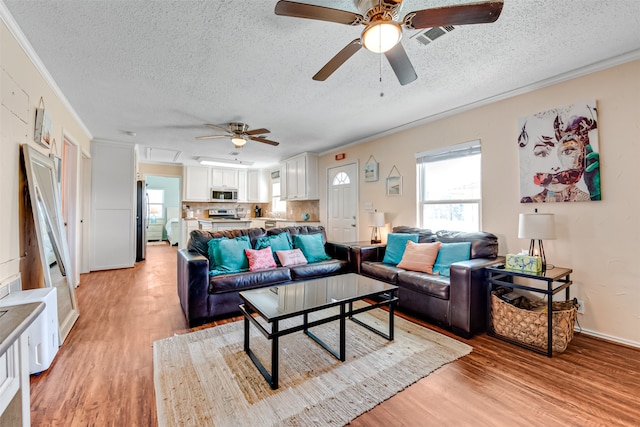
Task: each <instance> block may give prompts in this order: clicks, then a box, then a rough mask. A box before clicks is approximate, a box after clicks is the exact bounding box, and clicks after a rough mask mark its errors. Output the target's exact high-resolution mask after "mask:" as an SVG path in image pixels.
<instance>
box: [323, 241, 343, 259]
mask: <svg viewBox="0 0 640 427" xmlns="http://www.w3.org/2000/svg"><path fill="white" fill-rule="evenodd" d="M324 250H325V252H326V253H327V255H329V256H330V257H331V258H333V259H339V260H341V261H349V246H345V245H344V244H341V243H335V242H327V243H325V244H324Z"/></svg>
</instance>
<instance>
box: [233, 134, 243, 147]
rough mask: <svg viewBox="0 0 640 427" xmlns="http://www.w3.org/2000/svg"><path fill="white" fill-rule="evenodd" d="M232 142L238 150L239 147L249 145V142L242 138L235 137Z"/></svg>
mask: <svg viewBox="0 0 640 427" xmlns="http://www.w3.org/2000/svg"><path fill="white" fill-rule="evenodd" d="M231 142H233V145H235V146H236V148H238V147H242V146H243V145H244V144H246V143H247V140H246V139H244V138H242V137H241V136H234V137H232V138H231Z"/></svg>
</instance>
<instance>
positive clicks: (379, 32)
mask: <svg viewBox="0 0 640 427" xmlns="http://www.w3.org/2000/svg"><path fill="white" fill-rule="evenodd" d="M401 37H402V28H401V27H400V24H398V23H397V22H393V21H384V20H380V21H377V22H374V23H372V24H369V25H368V26H367V28H365V29H364V31H363V32H362V36H361V40H362V44H363V45H364V47H365V48H366V49H368V50H370V51H371V52H375V53H383V52H387V51H389V50H391V48H392V47H394V46H395V45H397V44H398V42H399V41H400V38H401Z"/></svg>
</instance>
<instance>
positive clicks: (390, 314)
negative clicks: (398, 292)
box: [389, 292, 395, 341]
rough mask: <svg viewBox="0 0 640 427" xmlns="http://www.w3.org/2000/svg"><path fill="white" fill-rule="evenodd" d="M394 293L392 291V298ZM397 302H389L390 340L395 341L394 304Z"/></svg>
mask: <svg viewBox="0 0 640 427" xmlns="http://www.w3.org/2000/svg"><path fill="white" fill-rule="evenodd" d="M393 297H394V293H393V292H391V298H392V299H393ZM394 305H395V304H393V303H391V304H389V341H393V328H394V326H393V306H394Z"/></svg>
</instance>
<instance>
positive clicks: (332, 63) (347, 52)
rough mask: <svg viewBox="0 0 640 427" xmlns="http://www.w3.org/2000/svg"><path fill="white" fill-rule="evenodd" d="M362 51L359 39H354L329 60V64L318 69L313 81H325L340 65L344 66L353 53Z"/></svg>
mask: <svg viewBox="0 0 640 427" xmlns="http://www.w3.org/2000/svg"><path fill="white" fill-rule="evenodd" d="M360 49H362V43H360V39H355V40H354V41H352V42H351V43H349V44H348V45H346V46H345V47H344V48H343V49H342V50H341V51H340V52H338V54H337V55H336V56H334V57H333V58H331V59H330V60H329V62H327V63H326V64H325V66H324V67H322V68H321V69H320V71H318V72H317V73H316V75H315V76H313V80H318V81H325V80H327V78H328V77H329V76H330V75H331V74H333V72H334V71H336V70H337V69H338V68H339V67H340V66H341V65H342V64H344V63H345V62H346V61H347V59H349V58H351V57H352V56H353V54H354V53H356V52H357V51H359V50H360Z"/></svg>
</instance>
